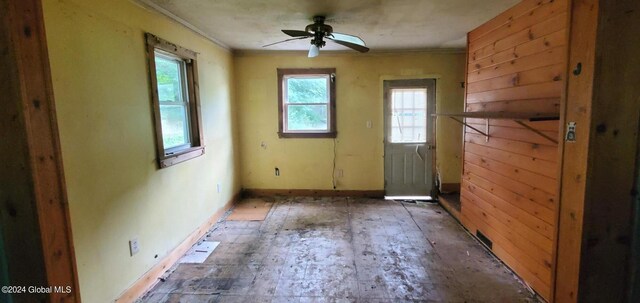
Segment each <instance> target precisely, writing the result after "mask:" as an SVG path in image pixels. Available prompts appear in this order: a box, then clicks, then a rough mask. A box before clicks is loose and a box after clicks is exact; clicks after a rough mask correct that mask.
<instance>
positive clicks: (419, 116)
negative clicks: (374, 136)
mask: <svg viewBox="0 0 640 303" xmlns="http://www.w3.org/2000/svg"><path fill="white" fill-rule="evenodd" d="M427 114H428V113H427V90H426V89H425V88H410V89H409V88H402V89H392V90H391V132H390V138H389V141H390V142H391V143H425V142H427V136H426V134H427V123H426V121H427Z"/></svg>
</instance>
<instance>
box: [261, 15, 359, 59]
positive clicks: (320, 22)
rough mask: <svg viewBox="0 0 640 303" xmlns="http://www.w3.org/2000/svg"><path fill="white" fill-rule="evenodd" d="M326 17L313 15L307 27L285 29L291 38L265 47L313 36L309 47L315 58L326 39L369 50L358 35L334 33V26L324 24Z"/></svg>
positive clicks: (353, 47) (349, 46)
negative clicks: (301, 29)
mask: <svg viewBox="0 0 640 303" xmlns="http://www.w3.org/2000/svg"><path fill="white" fill-rule="evenodd" d="M324 20H325V17H324V16H315V17H313V24H309V25H307V27H306V28H305V29H304V30H303V31H300V30H291V29H283V30H282V32H283V33H285V34H287V35H289V36H291V37H293V38H290V39H286V40H283V41H278V42H275V43H271V44H267V45H264V46H263V47H267V46H271V45H275V44H278V43H283V42H287V41H291V40H301V39H307V38H311V47H310V48H309V55H308V56H309V58H313V57H316V56H318V54H319V53H320V49H321V48H322V47H323V46H325V44H326V42H325V41H324V39H327V40H331V41H333V42H335V43H337V44H340V45H343V46H346V47H348V48H351V49H354V50H356V51H359V52H361V53H366V52H368V51H369V48H368V47H367V46H366V45H365V43H364V41H362V39H360V38H359V37H357V36H353V35H347V34H341V33H334V32H333V27H331V26H330V25H328V24H324Z"/></svg>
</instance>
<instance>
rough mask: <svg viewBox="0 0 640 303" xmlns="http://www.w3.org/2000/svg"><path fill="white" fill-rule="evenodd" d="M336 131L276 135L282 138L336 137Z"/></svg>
mask: <svg viewBox="0 0 640 303" xmlns="http://www.w3.org/2000/svg"><path fill="white" fill-rule="evenodd" d="M337 136H338V132H330V133H280V132H279V133H278V137H280V138H282V139H295V138H299V139H305V138H336V137H337Z"/></svg>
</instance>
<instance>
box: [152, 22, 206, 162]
mask: <svg viewBox="0 0 640 303" xmlns="http://www.w3.org/2000/svg"><path fill="white" fill-rule="evenodd" d="M145 40H146V44H147V61H148V65H149V78H150V84H151V101H152V103H153V106H152V108H153V117H154V128H155V135H156V136H155V137H156V155H157V160H158V166H159V168H161V169H162V168H166V167H169V166H172V165H175V164H178V163H181V162H184V161H187V160H190V159H193V158H196V157H199V156H202V155H204V152H205V145H204V137H203V134H202V118H201V109H200V92H199V85H198V63H197V53H196V52H194V51H192V50H189V49H186V48H184V47H181V46H178V45H176V44H173V43H171V42H169V41H166V40H164V39H162V38H159V37H157V36H155V35H153V34H150V33H146V34H145ZM156 51H159V53H160V54H161V55H163V56H169V57H174V58H176V59H179V60H182V61H183V69H184V70H183V71H182V73H183V76H184V79H183V80H182V81H183V82H185V83H183V85H184V88H185V89H186V93H185V92H183V95H184V96H185V97H186V98H187V100H185V101H184V102H186V103H187V105H186V107H187V108H188V110H187V118H188V127H189V130H188V132H189V135H190V141H191V142H190V143H189V144H188V145H181V146H174V147H172V148H169V149H165V148H164V140H163V137H162V118H161V112H160V98H159V95H158V80H157V75H156V62H155V59H156Z"/></svg>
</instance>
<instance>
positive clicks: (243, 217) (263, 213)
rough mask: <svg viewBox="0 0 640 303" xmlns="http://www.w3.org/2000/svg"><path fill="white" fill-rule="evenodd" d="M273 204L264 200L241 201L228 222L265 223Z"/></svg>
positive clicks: (228, 218)
mask: <svg viewBox="0 0 640 303" xmlns="http://www.w3.org/2000/svg"><path fill="white" fill-rule="evenodd" d="M272 205H273V203H270V202H266V201H264V200H262V199H245V200H242V201H240V203H238V205H236V207H235V208H234V209H233V212H232V213H231V214H230V215H229V217H227V221H264V219H265V218H266V217H267V214H268V213H269V210H271V206H272Z"/></svg>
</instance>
